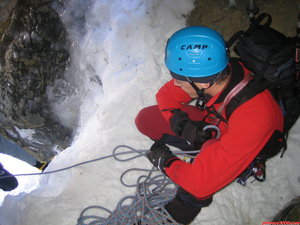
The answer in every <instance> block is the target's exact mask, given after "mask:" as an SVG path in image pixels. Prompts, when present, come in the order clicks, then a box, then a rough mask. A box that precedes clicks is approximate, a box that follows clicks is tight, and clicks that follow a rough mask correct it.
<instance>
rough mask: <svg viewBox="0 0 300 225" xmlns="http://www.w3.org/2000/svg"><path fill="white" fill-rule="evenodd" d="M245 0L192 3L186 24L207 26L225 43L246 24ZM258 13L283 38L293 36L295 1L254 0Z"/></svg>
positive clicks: (246, 1) (203, 0)
mask: <svg viewBox="0 0 300 225" xmlns="http://www.w3.org/2000/svg"><path fill="white" fill-rule="evenodd" d="M249 2H250V1H248V0H214V1H212V0H195V8H194V9H193V10H192V12H191V13H190V15H189V17H188V18H187V24H188V25H191V26H193V25H201V26H208V27H211V28H213V29H216V30H217V31H219V32H220V33H221V34H223V36H224V38H225V40H228V39H229V38H230V36H231V35H232V34H233V33H235V32H236V31H239V30H245V29H246V28H247V27H248V24H249V19H248V18H249V17H248V14H247V10H246V8H247V6H248V5H249ZM253 2H254V3H255V5H256V6H257V7H258V8H259V12H261V13H263V12H264V13H269V14H271V16H272V18H273V22H272V25H271V26H272V27H273V28H275V29H278V30H279V31H281V32H282V33H284V34H285V35H287V36H295V35H296V26H297V15H298V13H299V12H300V11H299V5H300V2H299V0H288V1H286V0H254V1H253Z"/></svg>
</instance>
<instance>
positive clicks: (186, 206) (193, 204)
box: [165, 187, 212, 224]
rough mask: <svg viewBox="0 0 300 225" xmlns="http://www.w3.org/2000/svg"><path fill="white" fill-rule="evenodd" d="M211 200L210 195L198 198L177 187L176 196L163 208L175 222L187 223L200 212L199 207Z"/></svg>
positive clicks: (206, 204)
mask: <svg viewBox="0 0 300 225" xmlns="http://www.w3.org/2000/svg"><path fill="white" fill-rule="evenodd" d="M211 202H212V197H208V198H206V199H204V200H199V199H197V198H195V197H194V196H193V195H191V194H189V193H188V192H186V191H185V190H183V189H182V188H180V187H179V188H178V189H177V193H176V197H175V198H174V199H172V200H171V201H170V202H168V203H167V204H166V206H165V209H166V210H167V211H168V212H169V214H170V215H171V216H172V218H173V219H174V220H175V221H176V222H178V223H181V224H189V223H191V222H192V221H193V220H194V219H195V217H196V216H197V215H198V214H199V213H200V211H201V208H202V207H206V206H209V205H210V204H211Z"/></svg>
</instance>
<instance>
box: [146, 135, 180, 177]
mask: <svg viewBox="0 0 300 225" xmlns="http://www.w3.org/2000/svg"><path fill="white" fill-rule="evenodd" d="M146 156H147V157H148V159H149V161H150V162H151V163H152V164H153V165H154V166H155V167H156V168H157V169H159V170H160V171H161V172H163V173H165V168H166V167H169V166H170V165H171V164H172V163H173V162H174V161H175V160H179V159H178V158H177V157H176V156H175V155H173V153H172V152H171V151H170V149H169V147H168V146H166V145H165V144H164V143H162V142H160V141H157V142H155V143H154V144H153V145H152V146H151V148H150V150H149V151H147V152H146Z"/></svg>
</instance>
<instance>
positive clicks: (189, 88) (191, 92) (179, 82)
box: [174, 79, 205, 98]
mask: <svg viewBox="0 0 300 225" xmlns="http://www.w3.org/2000/svg"><path fill="white" fill-rule="evenodd" d="M195 84H196V86H198V87H199V89H202V88H205V87H204V86H203V85H204V84H202V83H195ZM174 85H175V86H177V87H180V88H181V89H182V90H184V91H185V92H186V93H187V94H188V95H189V96H191V97H192V98H197V97H198V95H197V93H196V91H195V89H194V88H193V87H192V86H191V84H190V83H189V82H187V81H182V80H176V79H174Z"/></svg>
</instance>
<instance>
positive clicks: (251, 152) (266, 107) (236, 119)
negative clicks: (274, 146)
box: [166, 91, 283, 198]
mask: <svg viewBox="0 0 300 225" xmlns="http://www.w3.org/2000/svg"><path fill="white" fill-rule="evenodd" d="M222 127H223V128H222ZM282 127H283V118H282V114H281V111H280V108H279V106H278V105H277V103H276V102H275V100H274V99H272V97H271V94H270V93H269V92H268V91H264V92H263V93H261V94H259V95H257V96H256V97H254V98H253V99H251V100H249V101H247V102H246V103H244V104H243V105H241V106H240V107H239V108H237V109H236V110H235V111H234V113H233V114H232V115H231V117H230V120H229V122H228V126H227V127H226V126H225V125H223V126H220V128H221V137H220V139H213V140H209V141H207V142H206V143H205V144H204V145H203V146H202V148H201V152H200V153H199V154H198V155H197V157H196V158H195V160H194V161H193V163H192V164H190V163H185V162H183V161H181V160H177V161H175V162H174V163H173V164H171V166H170V167H169V168H166V173H167V175H168V176H169V177H170V178H171V179H172V180H173V181H174V182H175V183H176V184H178V185H179V186H181V187H182V188H184V189H185V190H186V191H188V192H190V193H191V194H193V195H195V196H196V197H199V198H203V197H206V196H209V195H211V194H213V193H215V192H217V191H218V190H220V189H221V188H223V187H224V186H226V185H227V184H229V183H230V182H232V181H233V180H234V179H235V178H236V177H237V176H238V175H240V174H241V173H242V172H243V171H244V169H246V168H247V167H248V165H249V164H250V163H251V162H252V161H253V159H254V158H255V157H256V156H257V154H258V153H259V151H260V150H261V149H262V148H263V146H264V145H265V144H266V143H267V141H268V139H269V138H270V136H271V135H272V133H273V132H274V131H275V130H276V129H278V130H282Z"/></svg>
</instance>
